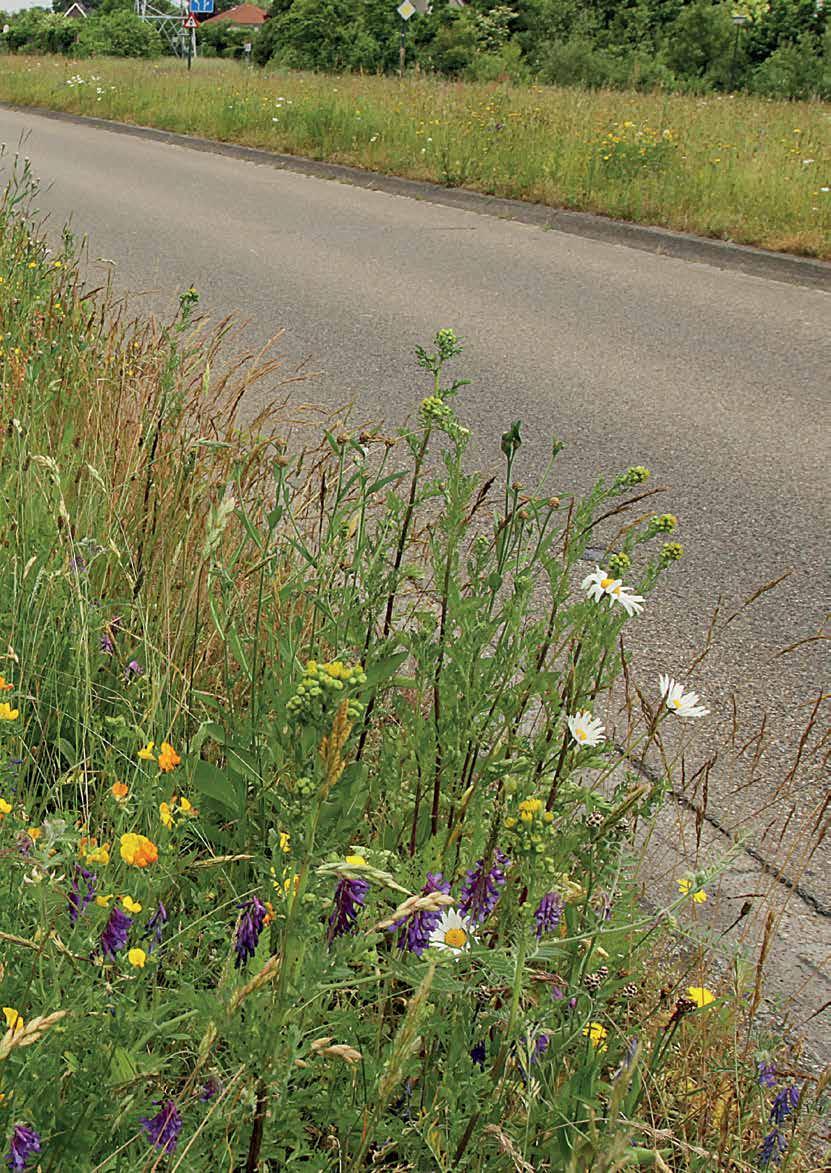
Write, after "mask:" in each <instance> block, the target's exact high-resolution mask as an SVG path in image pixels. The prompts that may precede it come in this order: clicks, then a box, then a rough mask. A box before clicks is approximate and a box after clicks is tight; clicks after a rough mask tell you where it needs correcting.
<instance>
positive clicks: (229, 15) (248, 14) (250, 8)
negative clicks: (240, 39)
mask: <svg viewBox="0 0 831 1173" xmlns="http://www.w3.org/2000/svg"><path fill="white" fill-rule="evenodd" d="M266 16H267V13H266V10H265V9H264V8H258V7H257V5H256V4H238V5H237V6H236V8H229V9H228V11H227V12H218V13H217V14H216V16H210V17H208V19H207V20H203V21H202V22H201V23H202V25H203V26H204V25H206V24H218V23H219V22H220V21H221V20H224V21H227V22H228V23H229V24H251V25H253V24H265V21H266Z"/></svg>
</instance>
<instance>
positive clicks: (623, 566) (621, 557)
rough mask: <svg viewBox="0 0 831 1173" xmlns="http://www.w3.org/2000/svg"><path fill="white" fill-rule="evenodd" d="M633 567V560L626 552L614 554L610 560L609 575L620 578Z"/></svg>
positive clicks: (621, 551)
mask: <svg viewBox="0 0 831 1173" xmlns="http://www.w3.org/2000/svg"><path fill="white" fill-rule="evenodd" d="M631 565H632V559H631V558H630V557H629V555H628V554H627V553H626V551H625V550H620V551H619V552H618V553H617V554H612V556H611V558H610V559H609V574H611V576H612V577H613V578H620V577H622V575H623V573H624V571H627V570H628V569H629V567H630V566H631Z"/></svg>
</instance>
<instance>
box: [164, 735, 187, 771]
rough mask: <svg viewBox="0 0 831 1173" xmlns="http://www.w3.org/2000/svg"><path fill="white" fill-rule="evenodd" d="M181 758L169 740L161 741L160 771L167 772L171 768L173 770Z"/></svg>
mask: <svg viewBox="0 0 831 1173" xmlns="http://www.w3.org/2000/svg"><path fill="white" fill-rule="evenodd" d="M181 760H182V759H181V758H180V757H179V755H178V754H177V752H176V750H175V749H174V748H173V746H172V745H171V744H170V742H169V741H163V742H162V748H161V751H160V752H159V769H160V770H161V771H162V773H163V774H169V773H170V771H171V770H174V769H175V768H176V767H177V766H178V765H179V763H180V762H181Z"/></svg>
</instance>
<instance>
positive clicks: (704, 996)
mask: <svg viewBox="0 0 831 1173" xmlns="http://www.w3.org/2000/svg"><path fill="white" fill-rule="evenodd" d="M687 993H688V994H689V996H690V997H691V998H692V1000H693V1002H695V1004H696V1006H697V1007H698V1008H699V1010H701V1009H703V1008H704V1007H705V1006H709V1005H710V1003H711V1002H715V1000H716V996H715V994H714V993H713V992H712V990H708V989H707V987H706V986H690V987H689V988H688V989H687Z"/></svg>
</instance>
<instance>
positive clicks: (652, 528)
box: [648, 513, 678, 537]
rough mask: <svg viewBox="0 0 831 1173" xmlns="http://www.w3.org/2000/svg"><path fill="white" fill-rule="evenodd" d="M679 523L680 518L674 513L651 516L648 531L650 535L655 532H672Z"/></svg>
mask: <svg viewBox="0 0 831 1173" xmlns="http://www.w3.org/2000/svg"><path fill="white" fill-rule="evenodd" d="M677 525H678V518H677V517H676V516H675V514H674V513H661V514H660V515H657V514H656V516H655V517H650V519H649V526H648V532H649V536H650V537H653V536H654V535H655V534H671V533H672V531H673V530H674V529H675V527H676V526H677Z"/></svg>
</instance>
